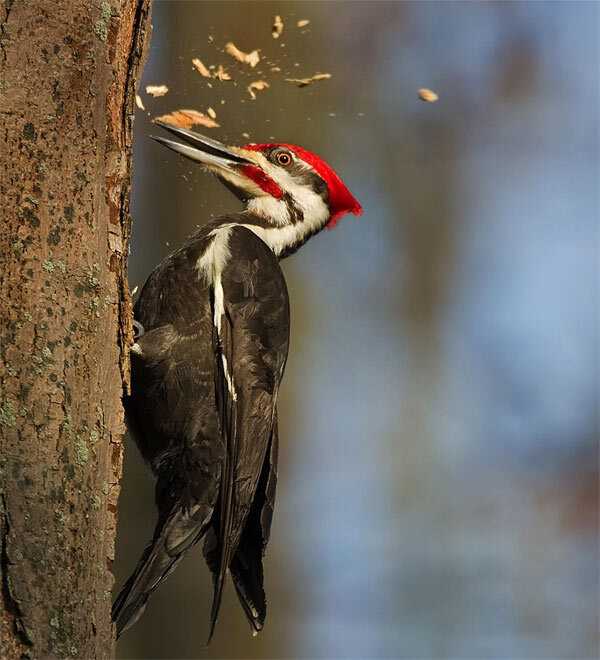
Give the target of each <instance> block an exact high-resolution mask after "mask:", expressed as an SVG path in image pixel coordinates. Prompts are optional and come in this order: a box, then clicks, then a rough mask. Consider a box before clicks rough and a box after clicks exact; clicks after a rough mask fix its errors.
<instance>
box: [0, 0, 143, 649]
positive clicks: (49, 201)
mask: <svg viewBox="0 0 600 660" xmlns="http://www.w3.org/2000/svg"><path fill="white" fill-rule="evenodd" d="M149 4H150V0H110V2H109V1H108V0H93V1H92V0H69V1H68V2H56V0H0V200H1V201H0V215H1V218H2V224H1V231H0V263H1V267H0V305H1V309H2V312H1V317H0V439H1V440H0V441H1V445H0V452H1V453H0V587H1V591H0V657H1V658H19V657H31V658H42V657H44V658H46V657H82V658H108V657H111V656H112V655H113V649H114V640H113V631H112V626H111V623H110V604H111V590H112V586H113V578H112V573H111V565H112V560H113V553H114V541H115V529H116V520H115V512H116V503H117V497H118V492H119V478H120V474H121V459H122V447H121V436H122V432H123V411H122V406H121V396H122V393H123V390H124V389H126V388H127V387H128V378H129V375H128V374H129V357H128V346H129V343H130V340H131V303H130V295H129V289H128V285H127V278H126V267H127V253H128V242H129V231H130V219H129V212H128V209H129V186H130V169H131V135H132V118H133V108H134V97H135V81H136V76H137V72H138V68H139V66H140V61H141V59H142V52H143V47H144V43H145V42H146V41H147V38H148V36H149Z"/></svg>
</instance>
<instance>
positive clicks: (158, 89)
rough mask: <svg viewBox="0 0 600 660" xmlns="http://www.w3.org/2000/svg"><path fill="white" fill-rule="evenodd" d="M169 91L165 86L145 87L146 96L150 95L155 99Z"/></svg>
mask: <svg viewBox="0 0 600 660" xmlns="http://www.w3.org/2000/svg"><path fill="white" fill-rule="evenodd" d="M168 91H169V88H168V87H167V86H166V85H146V94H150V96H153V97H154V98H155V99H156V98H158V97H159V96H164V95H165V94H166V93H167V92H168Z"/></svg>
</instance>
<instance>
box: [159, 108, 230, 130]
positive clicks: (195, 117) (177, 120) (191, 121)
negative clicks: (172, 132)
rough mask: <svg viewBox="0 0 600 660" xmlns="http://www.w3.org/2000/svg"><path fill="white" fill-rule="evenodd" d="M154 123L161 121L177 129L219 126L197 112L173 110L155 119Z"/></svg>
mask: <svg viewBox="0 0 600 660" xmlns="http://www.w3.org/2000/svg"><path fill="white" fill-rule="evenodd" d="M154 121H162V122H164V123H165V124H171V126H177V127H178V128H191V127H192V126H204V127H205V128H219V124H217V122H216V121H214V119H212V118H211V117H208V116H207V115H205V114H204V113H203V112H198V111H197V110H174V111H173V112H171V113H169V114H168V115H161V116H160V117H156V118H155V119H154Z"/></svg>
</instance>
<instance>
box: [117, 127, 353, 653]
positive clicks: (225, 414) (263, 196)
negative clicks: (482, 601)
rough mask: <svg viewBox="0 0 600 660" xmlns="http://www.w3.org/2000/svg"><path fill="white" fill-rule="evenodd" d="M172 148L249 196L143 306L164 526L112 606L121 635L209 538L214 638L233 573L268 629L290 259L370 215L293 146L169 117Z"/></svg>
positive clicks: (143, 443) (137, 422) (152, 282)
mask: <svg viewBox="0 0 600 660" xmlns="http://www.w3.org/2000/svg"><path fill="white" fill-rule="evenodd" d="M161 126H162V127H163V128H165V129H166V130H167V131H169V132H170V133H172V134H174V135H175V136H176V137H178V138H179V139H180V140H181V142H176V141H174V140H170V139H165V138H161V137H157V138H155V139H156V140H157V141H158V142H160V143H161V144H163V145H165V146H167V147H169V148H170V149H173V150H174V151H176V152H177V153H179V154H181V155H182V156H185V157H187V158H189V159H191V160H193V161H196V162H198V163H201V164H202V165H203V166H204V167H205V169H207V170H208V171H209V172H212V173H213V174H215V175H216V176H217V177H218V178H219V179H220V180H221V181H222V182H223V183H224V184H225V185H226V186H227V187H228V188H229V189H230V190H232V191H233V192H234V193H235V194H236V195H237V197H239V198H240V199H241V200H242V201H243V202H244V205H245V208H244V210H243V211H241V212H240V213H235V214H232V215H228V216H223V217H220V218H218V219H216V220H213V221H211V222H210V223H208V224H206V225H204V226H203V227H202V228H201V229H200V230H199V231H197V232H196V233H195V234H194V235H192V236H191V238H189V239H188V241H187V242H186V243H185V244H184V245H183V246H182V247H181V248H180V249H179V250H177V251H176V252H174V253H173V254H171V255H170V256H168V257H167V258H166V259H164V260H163V261H162V262H161V263H160V265H159V266H158V267H157V268H156V269H155V270H154V272H153V273H152V274H151V275H150V277H149V278H148V280H147V281H146V283H145V285H144V287H143V289H142V291H141V293H140V295H139V298H138V300H137V303H136V305H135V310H134V314H135V319H136V325H137V327H138V328H140V330H139V336H138V337H137V338H136V342H135V344H134V345H133V347H132V355H131V377H132V394H131V396H130V397H128V399H127V400H126V402H125V403H126V409H127V415H128V423H129V426H130V429H131V430H132V433H133V435H134V437H135V439H136V442H137V444H138V447H139V449H140V451H141V453H142V455H143V457H144V458H145V459H146V460H147V461H148V462H149V464H150V466H151V468H152V470H153V472H154V474H155V476H156V480H157V481H156V505H157V507H158V522H157V524H156V529H155V532H154V536H153V538H152V541H151V542H150V544H149V545H148V546H147V547H146V549H145V550H144V552H143V554H142V557H141V559H140V561H139V563H138V565H137V567H136V569H135V571H134V572H133V574H132V575H131V577H130V578H129V579H128V580H127V582H126V583H125V585H124V587H123V589H122V590H121V592H120V594H119V596H118V597H117V599H116V601H115V603H114V605H113V620H114V621H115V622H116V627H117V634H118V635H120V634H121V633H122V632H123V631H124V630H125V629H127V628H128V627H129V626H131V625H133V624H134V623H135V622H136V621H137V619H138V618H139V617H140V616H141V614H142V612H143V611H144V608H145V606H146V602H147V600H148V598H149V596H150V595H151V594H152V592H153V591H154V590H155V589H156V588H157V587H158V585H159V584H160V583H161V582H162V581H163V580H164V579H165V578H166V577H167V575H169V573H171V571H173V570H174V569H175V567H176V566H177V564H178V562H179V561H180V560H181V559H182V557H183V555H184V554H185V553H186V552H187V551H188V550H190V549H191V548H192V547H194V545H195V544H197V543H198V542H199V541H200V540H201V539H204V557H205V559H206V562H207V564H208V566H209V568H210V570H211V572H212V574H213V582H214V596H213V605H212V611H211V621H210V633H209V641H210V639H211V637H212V635H213V632H214V628H215V624H216V621H217V616H218V612H219V607H220V604H221V598H222V594H223V586H224V583H225V577H226V574H227V571H229V572H230V574H231V577H232V579H233V583H234V585H235V589H236V591H237V594H238V596H239V599H240V602H241V604H242V607H243V609H244V612H245V614H246V617H247V618H248V621H249V622H250V625H251V627H252V630H253V632H254V633H255V634H256V632H258V631H259V630H260V629H261V628H262V627H263V624H264V620H265V614H266V598H265V593H264V589H263V567H262V557H263V554H264V551H265V548H266V545H267V542H268V539H269V531H270V527H271V518H272V515H273V506H274V501H275V483H276V480H277V444H278V438H277V406H276V404H277V393H278V390H279V385H280V383H281V378H282V376H283V370H284V367H285V363H286V359H287V354H288V340H289V303H288V294H287V288H286V284H285V280H284V278H283V273H282V271H281V268H280V266H279V260H280V259H282V258H283V257H286V256H287V255H289V254H292V253H293V252H295V251H296V250H297V249H298V248H299V247H300V246H301V245H303V244H304V243H305V242H306V241H307V240H308V239H309V238H310V237H311V236H313V235H314V234H316V233H317V232H319V231H321V229H323V228H325V227H328V228H331V227H333V226H334V225H335V224H336V222H337V221H338V219H339V218H340V217H341V216H342V215H344V214H345V213H354V214H359V213H361V211H362V209H361V206H360V204H359V203H358V201H357V200H356V199H355V198H354V197H353V196H352V194H351V193H350V191H349V190H348V188H346V186H345V185H344V183H343V182H342V180H341V179H340V178H339V176H338V175H337V174H336V173H335V171H334V170H333V169H332V168H331V167H330V166H329V165H327V163H325V162H324V161H323V160H321V159H320V158H319V157H318V156H316V155H315V154H314V153H311V152H310V151H306V150H305V149H302V148H301V147H298V146H295V145H291V144H250V145H246V146H245V147H226V146H224V145H223V144H221V143H220V142H217V141H216V140H212V139H210V138H207V137H204V136H202V135H199V134H197V133H194V132H192V131H189V130H185V129H181V128H175V127H173V126H170V125H168V124H161Z"/></svg>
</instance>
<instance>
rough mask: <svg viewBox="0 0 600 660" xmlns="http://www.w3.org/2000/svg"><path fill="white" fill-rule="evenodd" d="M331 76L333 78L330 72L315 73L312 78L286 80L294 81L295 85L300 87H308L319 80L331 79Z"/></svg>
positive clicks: (286, 80) (287, 80)
mask: <svg viewBox="0 0 600 660" xmlns="http://www.w3.org/2000/svg"><path fill="white" fill-rule="evenodd" d="M329 78H331V74H330V73H315V75H314V76H311V77H310V78H286V79H285V82H289V83H293V84H294V85H298V87H307V86H308V85H312V84H313V83H314V82H317V80H329Z"/></svg>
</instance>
